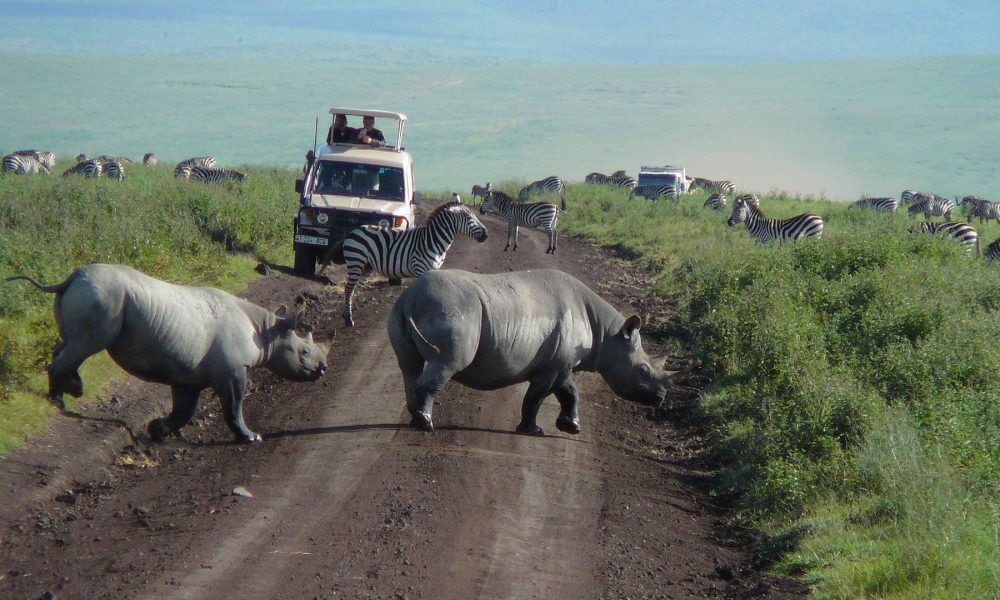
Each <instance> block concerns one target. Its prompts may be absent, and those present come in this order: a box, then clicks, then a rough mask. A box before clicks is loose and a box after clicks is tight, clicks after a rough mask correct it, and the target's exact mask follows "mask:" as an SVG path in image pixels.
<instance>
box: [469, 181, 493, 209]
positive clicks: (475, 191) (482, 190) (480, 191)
mask: <svg viewBox="0 0 1000 600" xmlns="http://www.w3.org/2000/svg"><path fill="white" fill-rule="evenodd" d="M492 189H493V182H492V181H487V182H486V185H485V186H481V185H474V186H472V197H473V198H477V197H478V198H479V203H480V204H482V203H483V200H486V194H488V193H490V191H491V190H492Z"/></svg>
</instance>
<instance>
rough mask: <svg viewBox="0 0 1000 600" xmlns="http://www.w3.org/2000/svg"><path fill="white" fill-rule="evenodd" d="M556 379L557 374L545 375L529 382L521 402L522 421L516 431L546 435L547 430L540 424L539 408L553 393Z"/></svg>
mask: <svg viewBox="0 0 1000 600" xmlns="http://www.w3.org/2000/svg"><path fill="white" fill-rule="evenodd" d="M556 379H557V375H556V374H550V375H544V376H542V377H539V378H536V379H534V380H532V381H531V383H529V384H528V391H527V392H526V393H525V394H524V401H523V402H522V403H521V422H520V423H518V424H517V428H516V429H515V430H514V431H516V432H517V433H524V434H527V435H545V431H544V430H543V429H542V428H541V427H539V426H538V410H539V409H540V408H541V407H542V401H543V400H545V397H546V396H548V395H549V394H551V393H552V388H553V387H554V385H555V382H556Z"/></svg>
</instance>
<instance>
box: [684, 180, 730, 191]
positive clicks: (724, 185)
mask: <svg viewBox="0 0 1000 600" xmlns="http://www.w3.org/2000/svg"><path fill="white" fill-rule="evenodd" d="M694 188H701V189H703V190H705V191H708V192H719V193H720V194H732V193H734V192H736V185H734V184H733V182H732V181H728V180H720V181H714V180H712V179H703V178H701V177H692V178H691V189H694Z"/></svg>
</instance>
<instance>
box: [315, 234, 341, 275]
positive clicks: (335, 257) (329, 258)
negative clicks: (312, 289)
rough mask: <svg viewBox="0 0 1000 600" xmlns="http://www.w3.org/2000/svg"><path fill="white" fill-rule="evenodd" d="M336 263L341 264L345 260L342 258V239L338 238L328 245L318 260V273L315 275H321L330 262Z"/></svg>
mask: <svg viewBox="0 0 1000 600" xmlns="http://www.w3.org/2000/svg"><path fill="white" fill-rule="evenodd" d="M331 262H332V263H334V264H337V265H342V264H344V263H345V262H347V261H346V260H344V240H340V241H339V242H337V243H336V244H334V245H332V246H330V249H329V250H327V251H326V254H324V255H323V259H322V260H321V261H320V268H319V273H317V275H322V274H323V271H325V270H326V268H327V267H329V266H330V263H331Z"/></svg>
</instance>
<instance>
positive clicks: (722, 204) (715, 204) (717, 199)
mask: <svg viewBox="0 0 1000 600" xmlns="http://www.w3.org/2000/svg"><path fill="white" fill-rule="evenodd" d="M705 208H711V209H714V210H726V196H725V195H724V194H718V193H716V194H712V195H711V196H709V197H708V200H705Z"/></svg>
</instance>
